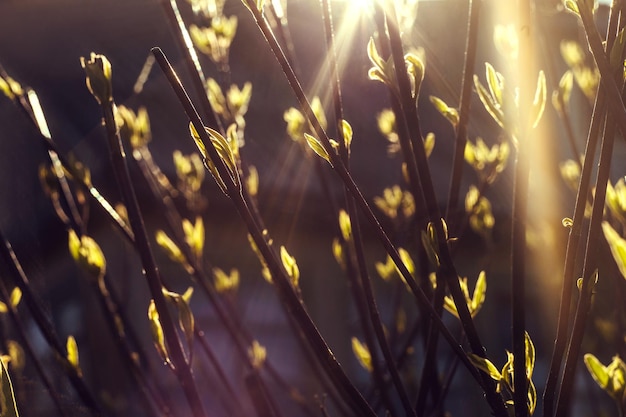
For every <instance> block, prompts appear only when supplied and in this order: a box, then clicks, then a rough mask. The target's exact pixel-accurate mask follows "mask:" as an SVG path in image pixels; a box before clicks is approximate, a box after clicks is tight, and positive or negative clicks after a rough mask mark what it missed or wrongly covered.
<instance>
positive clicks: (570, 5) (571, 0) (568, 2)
mask: <svg viewBox="0 0 626 417" xmlns="http://www.w3.org/2000/svg"><path fill="white" fill-rule="evenodd" d="M564 5H565V9H567V10H569V11H570V12H572V13H574V14H575V15H577V16H578V17H580V10H578V4H577V3H576V1H575V0H565V1H564Z"/></svg>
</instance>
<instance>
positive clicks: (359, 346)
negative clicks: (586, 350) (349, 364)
mask: <svg viewBox="0 0 626 417" xmlns="http://www.w3.org/2000/svg"><path fill="white" fill-rule="evenodd" d="M352 352H354V356H356V359H357V360H358V361H359V364H361V366H362V367H363V369H365V370H366V371H368V372H372V355H371V354H370V351H369V349H368V348H367V346H365V345H364V344H363V343H361V341H360V340H359V339H357V338H356V337H353V338H352Z"/></svg>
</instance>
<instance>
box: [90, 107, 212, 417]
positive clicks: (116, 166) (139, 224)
mask: <svg viewBox="0 0 626 417" xmlns="http://www.w3.org/2000/svg"><path fill="white" fill-rule="evenodd" d="M113 105H114V103H113V101H112V100H111V101H109V102H105V103H102V105H101V108H102V113H103V117H104V124H105V127H106V133H107V140H108V145H109V152H110V157H111V162H112V164H113V171H114V174H115V177H116V180H117V182H118V185H119V187H120V188H121V192H122V198H123V201H124V204H125V206H126V209H127V211H128V218H129V222H130V226H131V228H132V230H133V234H134V236H135V246H136V248H137V251H138V252H139V257H140V258H141V263H142V265H143V269H144V271H145V276H146V281H147V284H148V287H149V289H150V294H151V296H152V299H153V300H154V304H155V307H156V310H157V312H158V314H159V320H160V322H161V326H162V328H163V333H164V336H165V342H166V345H167V348H168V354H169V355H170V358H171V361H172V364H173V365H174V368H175V374H176V377H177V378H178V380H179V382H180V385H181V388H182V389H183V392H184V393H185V397H186V398H187V402H188V403H189V406H190V408H191V412H192V414H193V415H194V416H195V417H204V416H206V413H205V411H204V406H203V404H202V400H201V398H200V394H199V392H198V388H197V386H196V384H195V381H194V379H193V374H192V372H191V367H190V365H189V364H188V363H187V360H186V358H185V353H184V352H183V347H182V345H181V341H180V339H179V337H178V333H177V331H176V325H175V324H174V321H173V319H172V317H171V315H170V313H169V311H168V306H167V301H166V300H165V296H164V295H163V283H162V280H161V276H160V274H159V270H158V268H157V265H156V261H155V259H154V255H153V253H152V249H151V247H150V241H149V239H148V233H147V231H146V228H145V226H144V222H143V216H142V214H141V210H140V208H139V203H138V201H137V195H136V194H135V190H134V187H133V184H132V181H131V179H130V173H129V172H128V166H127V164H126V154H125V152H124V149H123V147H122V143H121V140H120V136H119V131H118V129H117V125H116V123H115V117H114V115H113Z"/></svg>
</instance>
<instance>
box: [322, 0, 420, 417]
mask: <svg viewBox="0 0 626 417" xmlns="http://www.w3.org/2000/svg"><path fill="white" fill-rule="evenodd" d="M322 14H323V16H324V32H325V33H326V43H327V49H328V52H327V56H328V58H329V60H330V70H331V80H332V89H333V98H334V100H333V103H334V108H335V115H336V117H335V118H336V121H337V125H338V126H337V130H338V132H337V133H338V135H339V136H338V137H340V138H341V139H342V140H340V142H339V149H340V154H341V155H342V156H343V160H344V164H345V165H346V167H348V166H349V149H346V146H345V138H344V137H343V129H341V127H340V126H339V125H340V123H341V121H342V120H343V107H342V102H341V85H340V81H339V70H338V66H337V50H336V46H335V39H334V30H333V22H332V9H331V5H330V2H329V1H328V0H322ZM345 194H346V204H347V208H348V214H349V216H350V221H351V224H352V236H353V238H354V239H353V243H354V246H353V248H354V254H355V257H356V261H357V275H358V276H359V277H360V279H361V288H362V289H363V295H364V296H365V302H366V306H367V313H368V315H369V319H370V323H371V325H372V327H373V329H374V333H375V335H376V339H377V340H378V345H379V347H380V349H381V352H382V354H383V357H384V359H385V365H386V367H387V370H388V371H389V374H390V375H391V380H392V382H393V385H394V387H395V389H396V392H397V393H398V396H399V397H400V401H401V402H402V405H403V407H404V412H405V415H407V416H415V411H414V410H413V407H412V405H411V402H410V400H409V396H408V394H407V392H406V388H405V387H404V384H403V383H402V379H401V378H400V374H399V372H398V368H397V367H396V364H395V360H394V357H393V353H392V352H391V348H390V347H389V342H388V340H387V336H386V335H385V330H384V328H383V324H382V320H381V318H380V312H379V311H378V306H377V304H376V298H375V297H374V291H373V289H372V283H371V281H370V278H369V276H368V273H367V263H366V260H365V255H364V251H363V238H362V235H361V228H360V225H359V219H358V213H357V207H356V204H355V203H354V199H353V198H352V196H350V192H349V190H348V189H346V190H345ZM370 351H372V349H371V348H370ZM379 388H380V390H381V391H383V390H385V386H384V385H381V386H380V387H379Z"/></svg>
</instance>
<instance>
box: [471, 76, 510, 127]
mask: <svg viewBox="0 0 626 417" xmlns="http://www.w3.org/2000/svg"><path fill="white" fill-rule="evenodd" d="M474 87H475V88H476V93H478V98H480V101H481V102H482V103H483V106H484V107H485V110H487V113H489V114H490V115H491V117H492V118H493V120H495V121H496V123H498V125H500V127H501V128H503V129H504V114H503V113H502V109H501V108H500V105H499V103H497V102H496V101H495V100H494V98H493V97H492V96H491V94H489V92H488V91H487V89H485V87H483V85H482V84H481V82H480V80H479V78H478V76H476V75H474Z"/></svg>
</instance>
